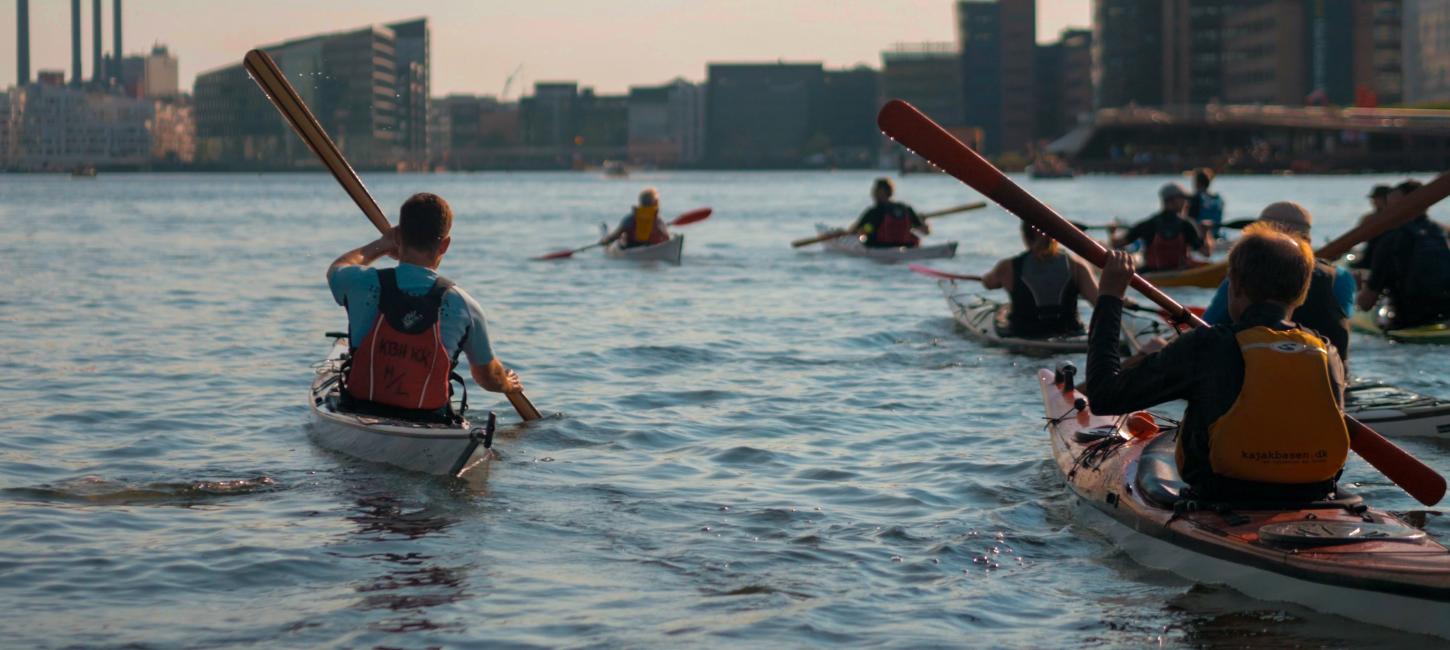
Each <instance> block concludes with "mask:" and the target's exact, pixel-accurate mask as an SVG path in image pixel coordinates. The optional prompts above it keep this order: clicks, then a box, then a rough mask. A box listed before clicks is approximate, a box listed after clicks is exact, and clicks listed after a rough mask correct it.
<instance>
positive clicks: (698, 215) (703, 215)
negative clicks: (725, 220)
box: [534, 208, 714, 260]
mask: <svg viewBox="0 0 1450 650" xmlns="http://www.w3.org/2000/svg"><path fill="white" fill-rule="evenodd" d="M713 213H714V210H713V209H711V208H696V209H694V210H691V211H689V212H686V213H684V214H682V215H680V216H678V217H675V218H674V219H671V220H670V222H669V224H668V225H669V226H670V227H675V226H688V225H690V224H692V223H699V222H701V221H704V220H706V219H709V218H710V215H711V214H713ZM603 245H604V242H594V243H592V244H589V245H588V246H580V247H579V248H572V249H565V250H561V251H554V252H552V253H548V254H545V255H540V256H538V257H535V258H534V259H535V260H563V259H569V258H571V257H574V254H575V253H580V252H583V251H587V250H589V249H591V248H599V247H600V246H603Z"/></svg>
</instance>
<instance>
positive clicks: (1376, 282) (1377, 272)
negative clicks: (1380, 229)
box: [1355, 231, 1400, 311]
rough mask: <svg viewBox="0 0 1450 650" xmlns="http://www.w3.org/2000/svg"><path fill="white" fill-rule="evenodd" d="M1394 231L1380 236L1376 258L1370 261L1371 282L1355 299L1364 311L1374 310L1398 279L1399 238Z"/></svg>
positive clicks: (1367, 283) (1366, 283)
mask: <svg viewBox="0 0 1450 650" xmlns="http://www.w3.org/2000/svg"><path fill="white" fill-rule="evenodd" d="M1393 235H1394V231H1390V232H1387V233H1385V234H1383V235H1380V239H1379V241H1378V242H1377V243H1376V244H1375V254H1374V257H1371V258H1370V261H1369V264H1370V266H1369V280H1368V281H1366V282H1365V284H1364V291H1361V292H1360V293H1359V297H1358V298H1356V299H1355V303H1356V305H1358V307H1359V308H1360V309H1361V310H1362V311H1369V310H1371V309H1374V306H1375V303H1377V302H1379V299H1380V294H1381V293H1384V290H1385V289H1387V288H1389V287H1390V286H1391V285H1392V284H1394V281H1395V279H1396V273H1398V268H1397V266H1396V261H1397V260H1396V259H1395V258H1396V257H1398V253H1399V252H1400V251H1399V238H1397V237H1394V236H1393Z"/></svg>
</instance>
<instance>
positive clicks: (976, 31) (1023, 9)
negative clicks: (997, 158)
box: [957, 0, 1037, 154]
mask: <svg viewBox="0 0 1450 650" xmlns="http://www.w3.org/2000/svg"><path fill="white" fill-rule="evenodd" d="M957 36H958V44H959V46H960V48H961V57H962V92H963V95H964V99H963V102H962V107H963V111H964V115H963V119H964V121H965V122H966V123H967V124H968V125H970V126H973V127H976V128H979V129H981V131H982V135H983V141H982V148H983V151H984V152H985V153H988V154H1000V153H1007V152H1014V153H1020V152H1024V151H1026V150H1027V148H1028V146H1029V145H1030V144H1031V142H1032V140H1033V130H1034V128H1033V127H1034V122H1035V121H1036V115H1037V104H1036V99H1035V97H1034V95H1035V90H1036V88H1035V86H1036V82H1037V79H1036V56H1035V55H1036V47H1037V8H1036V1H1035V0H959V1H958V2H957Z"/></svg>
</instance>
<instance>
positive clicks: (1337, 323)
mask: <svg viewBox="0 0 1450 650" xmlns="http://www.w3.org/2000/svg"><path fill="white" fill-rule="evenodd" d="M1313 223H1314V217H1313V216H1312V215H1310V214H1309V211H1308V210H1305V209H1304V206H1301V205H1299V204H1298V203H1291V202H1288V201H1281V202H1279V203H1272V204H1270V205H1269V206H1268V207H1266V208H1264V211H1263V212H1262V213H1260V214H1259V223H1257V224H1254V225H1253V226H1250V228H1259V227H1266V228H1273V229H1275V230H1279V231H1281V232H1285V233H1288V234H1290V235H1294V236H1295V237H1298V238H1299V239H1302V240H1304V241H1305V242H1308V241H1309V229H1310V227H1311V226H1312V225H1313ZM1228 283H1229V281H1228V279H1224V281H1223V283H1222V284H1219V285H1218V293H1215V294H1214V295H1213V300H1212V301H1211V302H1209V303H1208V309H1206V310H1205V311H1204V312H1203V320H1205V321H1208V324H1209V325H1228V324H1230V323H1231V322H1232V319H1230V318H1229V310H1228V302H1229V300H1228V294H1229V288H1228ZM1355 284H1356V283H1355V280H1354V275H1353V274H1352V273H1350V271H1349V270H1348V269H1341V268H1336V267H1334V266H1333V265H1330V264H1329V263H1328V262H1325V261H1324V260H1317V261H1316V262H1315V265H1314V273H1313V274H1312V275H1311V276H1310V280H1309V291H1308V293H1307V294H1306V295H1305V296H1304V304H1302V305H1300V306H1299V307H1298V308H1297V309H1295V310H1294V314H1293V317H1292V318H1291V320H1293V321H1294V322H1296V323H1298V324H1300V325H1303V326H1304V327H1307V328H1309V329H1311V330H1314V331H1316V332H1318V333H1319V334H1321V335H1323V336H1324V338H1327V339H1329V342H1330V343H1333V344H1334V347H1335V348H1336V349H1338V350H1339V356H1340V359H1341V360H1346V361H1347V360H1348V359H1349V314H1351V313H1353V310H1354V291H1355Z"/></svg>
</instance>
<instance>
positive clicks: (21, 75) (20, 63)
mask: <svg viewBox="0 0 1450 650" xmlns="http://www.w3.org/2000/svg"><path fill="white" fill-rule="evenodd" d="M15 48H16V51H15V65H16V68H15V85H17V86H24V85H25V84H28V83H30V0H15Z"/></svg>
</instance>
